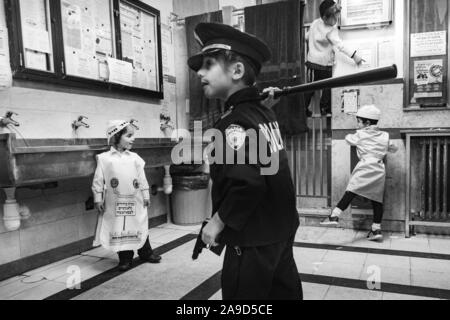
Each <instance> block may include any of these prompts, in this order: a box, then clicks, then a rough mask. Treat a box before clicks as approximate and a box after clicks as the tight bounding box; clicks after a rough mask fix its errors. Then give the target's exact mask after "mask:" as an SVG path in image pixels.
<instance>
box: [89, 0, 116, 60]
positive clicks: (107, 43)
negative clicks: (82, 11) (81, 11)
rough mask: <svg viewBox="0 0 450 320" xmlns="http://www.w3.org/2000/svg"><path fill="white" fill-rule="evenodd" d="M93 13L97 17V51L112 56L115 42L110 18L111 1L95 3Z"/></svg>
mask: <svg viewBox="0 0 450 320" xmlns="http://www.w3.org/2000/svg"><path fill="white" fill-rule="evenodd" d="M93 12H94V16H95V19H94V20H95V33H96V39H95V42H96V51H97V52H99V53H102V54H105V55H109V56H112V53H113V52H112V50H113V44H112V41H113V40H112V27H111V16H110V12H111V9H110V1H109V0H96V1H93Z"/></svg>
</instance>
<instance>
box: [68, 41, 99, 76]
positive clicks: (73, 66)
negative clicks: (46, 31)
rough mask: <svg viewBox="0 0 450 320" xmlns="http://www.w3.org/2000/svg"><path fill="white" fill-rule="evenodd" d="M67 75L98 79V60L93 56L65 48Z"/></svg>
mask: <svg viewBox="0 0 450 320" xmlns="http://www.w3.org/2000/svg"><path fill="white" fill-rule="evenodd" d="M65 52H66V55H65V58H66V59H65V60H66V73H67V74H69V75H72V76H77V77H83V78H88V79H98V78H99V74H98V72H99V71H98V60H97V58H96V57H94V56H92V55H91V54H88V53H85V52H83V51H79V50H75V49H74V48H68V47H66V48H65Z"/></svg>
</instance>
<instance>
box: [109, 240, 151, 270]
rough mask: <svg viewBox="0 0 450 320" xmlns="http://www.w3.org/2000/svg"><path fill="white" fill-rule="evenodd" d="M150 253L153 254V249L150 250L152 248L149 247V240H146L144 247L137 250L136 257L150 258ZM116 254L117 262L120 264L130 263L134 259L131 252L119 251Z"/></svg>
mask: <svg viewBox="0 0 450 320" xmlns="http://www.w3.org/2000/svg"><path fill="white" fill-rule="evenodd" d="M152 253H153V249H152V246H151V245H150V240H149V238H147V241H145V244H144V246H143V247H142V248H140V249H139V250H138V255H139V257H141V258H147V257H149V256H151V255H152ZM117 254H118V255H119V261H120V263H121V264H122V263H129V262H131V261H132V260H133V257H134V251H133V250H129V251H119V252H118V253H117Z"/></svg>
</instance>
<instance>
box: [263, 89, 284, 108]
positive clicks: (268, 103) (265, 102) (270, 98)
mask: <svg viewBox="0 0 450 320" xmlns="http://www.w3.org/2000/svg"><path fill="white" fill-rule="evenodd" d="M279 91H281V89H280V88H275V87H269V88H266V89H264V90H263V93H266V92H269V96H268V97H267V99H265V100H263V101H262V102H261V103H262V105H263V106H265V107H267V108H269V109H272V108H273V107H274V106H275V105H276V104H277V103H278V102H280V99H275V92H279Z"/></svg>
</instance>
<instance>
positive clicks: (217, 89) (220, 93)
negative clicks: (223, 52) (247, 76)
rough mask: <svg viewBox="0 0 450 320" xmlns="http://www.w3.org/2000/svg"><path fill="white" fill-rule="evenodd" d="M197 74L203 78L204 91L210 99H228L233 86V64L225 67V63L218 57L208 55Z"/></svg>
mask: <svg viewBox="0 0 450 320" xmlns="http://www.w3.org/2000/svg"><path fill="white" fill-rule="evenodd" d="M197 75H198V76H199V77H200V79H201V82H202V87H203V92H204V93H205V96H206V97H207V98H208V99H222V100H226V98H227V95H228V92H229V91H230V89H231V88H232V86H233V71H232V66H230V67H225V65H224V63H221V62H220V61H219V60H217V59H216V58H214V57H208V56H206V57H205V58H203V65H202V67H201V68H200V70H198V71H197Z"/></svg>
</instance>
